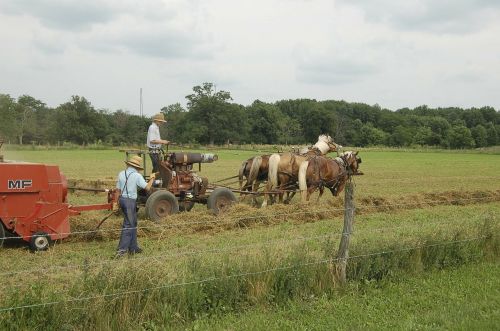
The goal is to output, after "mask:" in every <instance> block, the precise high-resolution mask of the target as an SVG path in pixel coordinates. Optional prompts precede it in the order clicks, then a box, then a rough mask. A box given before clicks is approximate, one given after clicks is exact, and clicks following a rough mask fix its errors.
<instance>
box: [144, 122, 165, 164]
mask: <svg viewBox="0 0 500 331" xmlns="http://www.w3.org/2000/svg"><path fill="white" fill-rule="evenodd" d="M166 122H167V121H165V116H164V115H163V113H158V114H156V115H155V116H153V123H151V125H150V126H149V129H148V138H147V145H148V149H149V156H150V157H151V163H152V164H153V170H152V172H153V173H155V172H158V171H159V169H160V161H161V160H160V149H161V145H166V144H168V143H169V141H168V140H164V139H161V137H160V125H161V124H163V123H166Z"/></svg>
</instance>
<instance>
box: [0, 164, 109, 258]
mask: <svg viewBox="0 0 500 331" xmlns="http://www.w3.org/2000/svg"><path fill="white" fill-rule="evenodd" d="M107 192H108V202H107V203H104V204H95V205H83V206H72V205H71V204H69V203H68V198H67V195H68V184H67V181H66V177H65V176H64V175H63V173H61V172H60V171H59V167H58V166H55V165H45V164H37V163H24V162H13V161H3V160H0V247H1V246H2V244H3V241H4V239H6V231H8V232H10V233H12V234H13V235H14V236H19V238H22V239H23V240H24V241H26V242H28V243H29V246H30V248H31V250H33V251H38V250H45V249H47V248H48V246H49V244H50V242H51V241H53V240H58V239H63V238H66V237H68V236H69V235H70V224H69V216H73V215H79V214H80V212H82V211H86V210H112V208H113V203H114V202H115V201H116V197H115V190H107Z"/></svg>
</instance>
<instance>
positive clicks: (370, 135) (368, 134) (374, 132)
mask: <svg viewBox="0 0 500 331" xmlns="http://www.w3.org/2000/svg"><path fill="white" fill-rule="evenodd" d="M360 135H361V146H375V145H383V144H386V143H387V137H388V135H387V133H385V132H384V131H382V130H380V129H377V128H375V127H374V126H373V124H372V123H367V124H365V125H363V127H362V128H361V132H360Z"/></svg>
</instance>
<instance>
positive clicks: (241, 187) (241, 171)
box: [238, 160, 248, 190]
mask: <svg viewBox="0 0 500 331" xmlns="http://www.w3.org/2000/svg"><path fill="white" fill-rule="evenodd" d="M247 163H248V160H246V161H243V163H242V164H241V167H240V171H239V172H238V180H239V182H240V190H242V189H243V176H244V175H245V168H246V167H247ZM247 182H248V181H247Z"/></svg>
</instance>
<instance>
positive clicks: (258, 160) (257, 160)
mask: <svg viewBox="0 0 500 331" xmlns="http://www.w3.org/2000/svg"><path fill="white" fill-rule="evenodd" d="M261 164H262V156H256V157H254V158H253V162H252V166H251V167H250V172H249V173H248V177H247V183H248V185H253V183H254V182H255V181H256V180H257V176H258V175H259V170H260V166H261Z"/></svg>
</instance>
